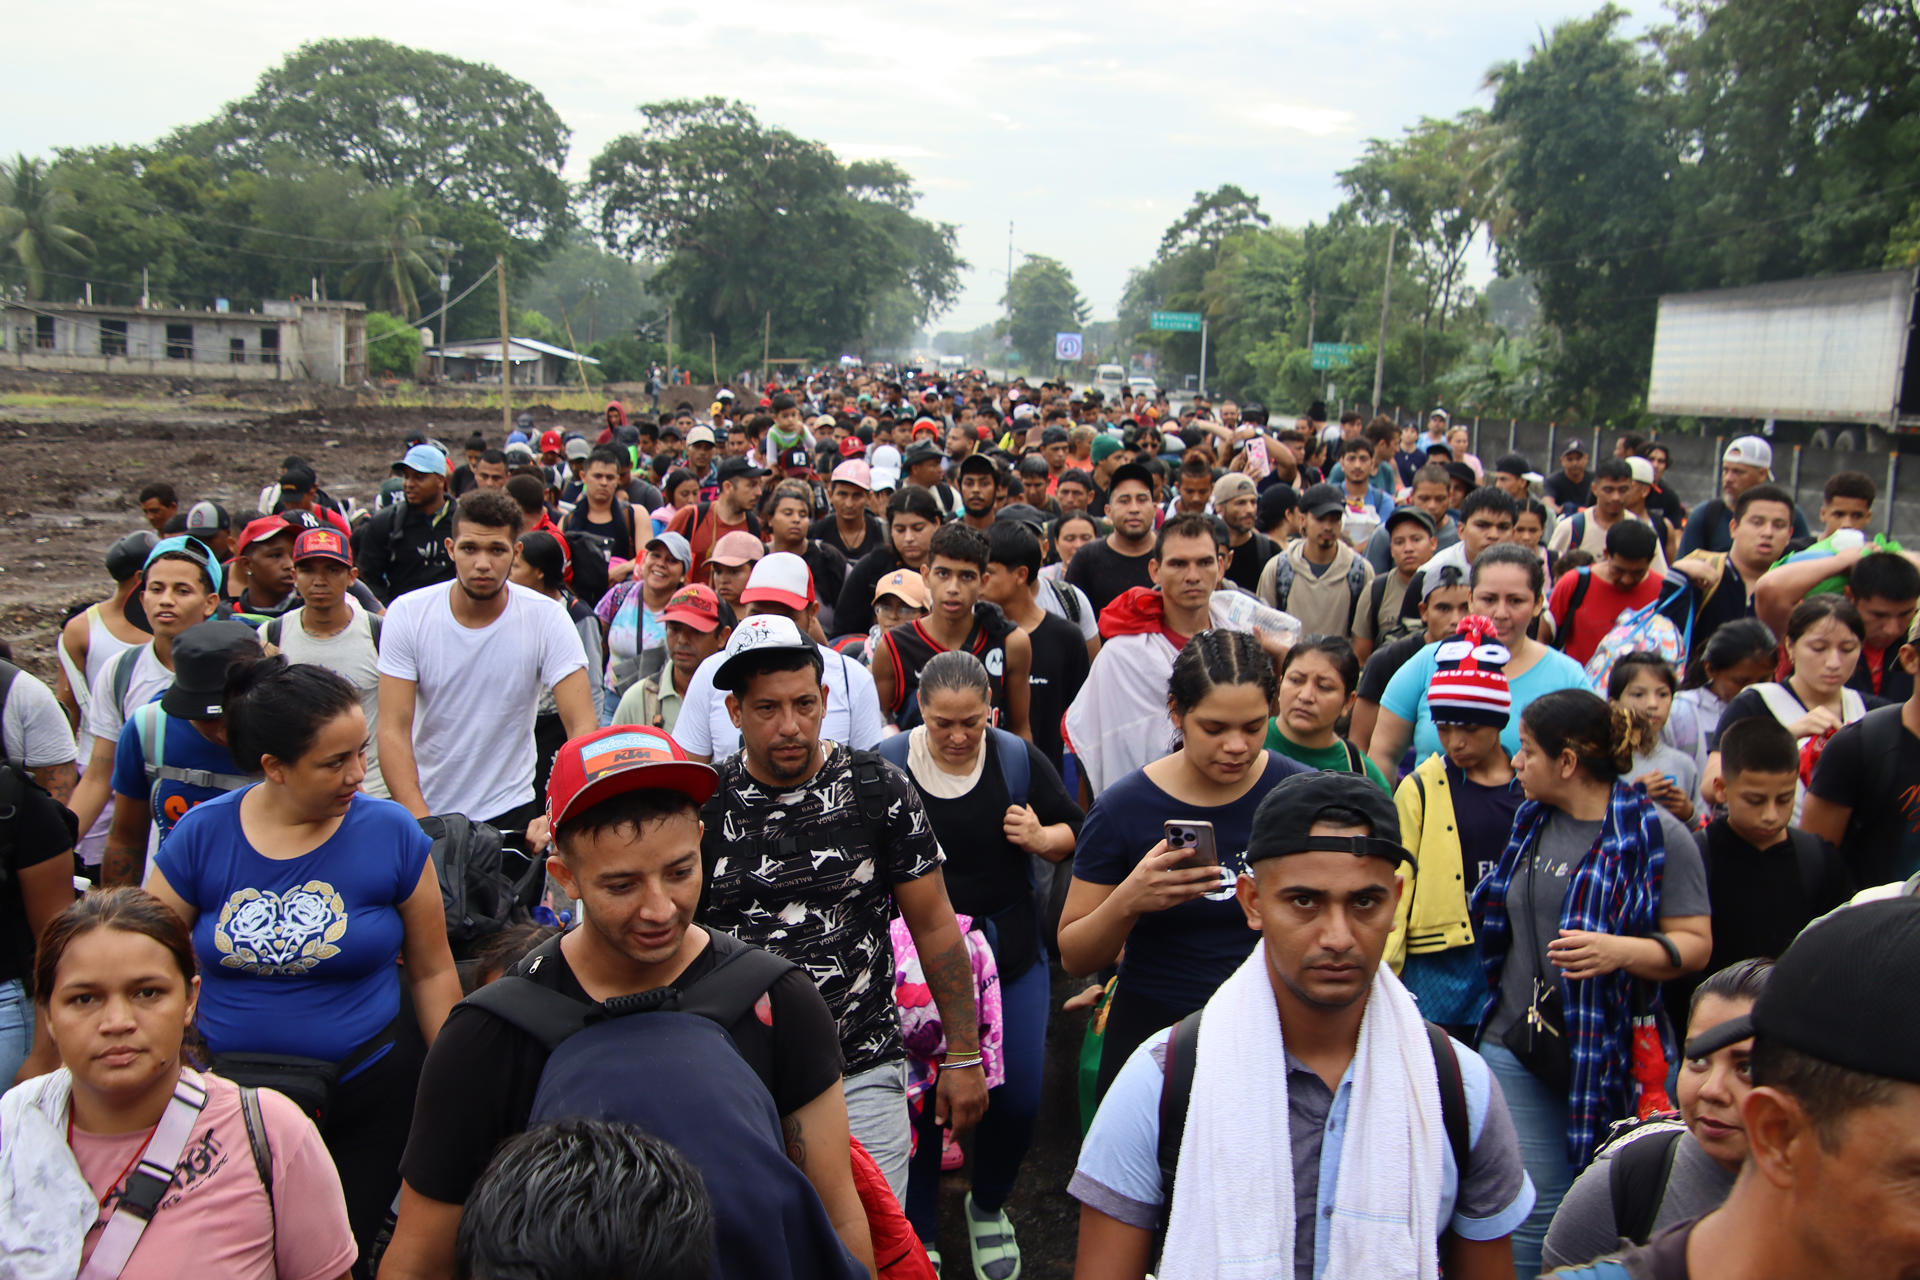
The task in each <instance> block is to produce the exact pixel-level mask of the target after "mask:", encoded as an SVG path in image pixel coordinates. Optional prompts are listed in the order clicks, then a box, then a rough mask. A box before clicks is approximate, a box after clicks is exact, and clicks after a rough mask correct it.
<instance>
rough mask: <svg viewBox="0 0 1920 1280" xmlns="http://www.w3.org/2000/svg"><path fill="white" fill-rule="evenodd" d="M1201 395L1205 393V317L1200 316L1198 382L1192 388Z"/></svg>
mask: <svg viewBox="0 0 1920 1280" xmlns="http://www.w3.org/2000/svg"><path fill="white" fill-rule="evenodd" d="M1194 389H1195V390H1196V391H1198V392H1199V393H1200V394H1201V395H1203V396H1204V395H1206V394H1207V318H1206V317H1205V316H1201V317H1200V384H1199V385H1198V386H1197V387H1195V388H1194Z"/></svg>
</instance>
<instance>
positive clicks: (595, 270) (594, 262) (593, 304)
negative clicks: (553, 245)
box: [513, 230, 666, 351]
mask: <svg viewBox="0 0 1920 1280" xmlns="http://www.w3.org/2000/svg"><path fill="white" fill-rule="evenodd" d="M652 274H653V268H652V266H651V264H647V263H634V262H629V261H628V260H627V259H625V258H622V257H620V256H619V255H617V254H612V253H608V252H607V251H606V250H604V249H602V248H600V247H599V246H598V245H596V244H594V243H593V241H592V239H591V237H589V236H588V235H587V233H586V232H585V231H582V230H575V231H573V232H570V233H569V234H568V237H567V242H566V244H565V245H564V246H563V247H562V248H560V249H559V250H557V251H555V252H554V254H553V255H552V256H551V257H549V258H548V259H547V260H546V261H545V262H543V263H541V264H540V267H539V270H538V271H537V272H535V273H534V274H533V275H532V276H530V277H526V278H523V279H521V280H520V281H519V282H518V283H517V284H516V285H515V286H514V290H513V297H514V301H515V302H516V303H517V304H518V305H520V306H522V307H527V308H529V309H531V310H534V311H538V312H539V313H540V314H541V315H543V316H545V317H546V318H547V319H548V320H550V321H552V322H553V323H554V324H555V325H557V326H560V327H562V328H563V329H564V328H565V327H566V326H569V325H570V326H572V328H573V337H574V340H575V341H576V342H578V343H580V344H582V345H581V347H580V348H579V349H580V350H582V351H584V350H586V349H587V348H588V347H590V346H592V345H593V344H594V343H596V342H598V341H600V339H602V338H604V337H607V336H608V335H610V334H615V333H625V332H628V331H630V330H632V328H633V327H634V325H636V324H639V323H641V322H643V321H648V320H651V319H653V318H654V317H656V316H660V315H664V314H665V313H666V303H665V302H664V301H662V300H661V299H659V298H657V297H655V296H654V295H653V294H652V293H650V292H649V291H648V289H647V281H648V279H649V278H650V277H651V276H652Z"/></svg>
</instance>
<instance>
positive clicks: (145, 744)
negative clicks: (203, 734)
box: [133, 702, 259, 813]
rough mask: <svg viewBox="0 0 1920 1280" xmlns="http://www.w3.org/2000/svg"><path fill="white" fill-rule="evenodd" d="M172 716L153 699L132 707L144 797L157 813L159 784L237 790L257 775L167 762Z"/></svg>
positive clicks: (250, 783) (249, 784) (215, 789)
mask: <svg viewBox="0 0 1920 1280" xmlns="http://www.w3.org/2000/svg"><path fill="white" fill-rule="evenodd" d="M171 718H172V717H170V716H168V715H167V714H166V713H165V712H164V711H162V710H161V709H160V704H159V703H157V702H149V703H147V704H146V705H145V706H142V707H135V708H134V712H133V723H134V726H135V728H136V730H137V731H138V733H139V734H140V755H141V756H142V758H143V760H144V762H145V765H146V773H147V784H148V788H149V789H148V792H147V800H148V803H149V804H150V805H152V806H153V807H154V811H155V812H156V813H157V812H159V804H160V784H161V783H162V782H178V783H180V784H181V785H182V786H188V787H205V788H208V789H210V790H214V791H238V790H240V788H242V787H250V786H252V785H253V784H254V783H255V782H258V781H259V779H258V778H251V777H248V776H247V775H246V774H244V773H216V772H214V771H212V770H210V769H182V768H181V767H180V766H178V765H170V764H168V763H167V721H168V720H169V719H171Z"/></svg>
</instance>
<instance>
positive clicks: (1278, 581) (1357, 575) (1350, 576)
mask: <svg viewBox="0 0 1920 1280" xmlns="http://www.w3.org/2000/svg"><path fill="white" fill-rule="evenodd" d="M1279 560H1280V567H1279V568H1278V569H1275V570H1274V572H1273V607H1274V608H1276V609H1279V610H1281V611H1282V612H1284V611H1285V610H1286V607H1287V597H1288V595H1289V594H1291V593H1292V591H1293V579H1294V574H1295V570H1294V567H1293V560H1292V558H1291V557H1289V556H1288V555H1287V553H1286V552H1284V551H1282V552H1281V553H1280V556H1279ZM1367 572H1368V567H1367V562H1366V559H1365V558H1364V557H1362V556H1355V557H1354V558H1353V563H1352V564H1350V565H1348V566H1347V595H1348V597H1349V598H1350V599H1351V600H1352V604H1351V605H1349V606H1348V609H1347V617H1348V619H1349V620H1351V619H1352V617H1353V615H1354V613H1355V612H1356V611H1358V609H1359V608H1360V601H1361V600H1362V599H1363V598H1365V596H1366V594H1367Z"/></svg>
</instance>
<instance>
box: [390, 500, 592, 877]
mask: <svg viewBox="0 0 1920 1280" xmlns="http://www.w3.org/2000/svg"><path fill="white" fill-rule="evenodd" d="M522 527H523V517H522V515H521V513H520V507H519V504H518V503H516V502H514V500H513V499H511V498H509V497H507V496H506V494H505V493H502V492H500V491H498V490H493V489H476V490H474V491H473V492H471V493H469V494H467V495H466V496H465V497H464V498H462V499H460V502H459V504H458V506H457V507H456V508H455V510H454V514H453V519H452V524H451V529H450V532H451V534H452V536H451V537H449V538H448V539H447V552H448V554H449V555H450V556H451V557H452V559H453V567H454V580H453V581H452V582H451V583H435V584H434V585H432V586H428V587H422V588H420V589H419V590H417V591H409V592H407V593H406V594H405V595H403V596H400V597H399V598H398V599H396V600H395V601H394V602H393V604H392V605H391V606H390V607H389V608H388V610H387V614H386V618H385V620H384V621H385V625H384V627H383V628H382V634H381V639H380V655H379V670H380V768H381V773H382V774H383V775H384V776H385V778H386V783H387V789H388V791H389V793H390V794H391V795H392V797H393V799H394V800H396V801H398V802H399V803H400V804H402V805H405V806H406V808H407V809H408V811H409V812H411V813H412V814H413V815H414V816H415V817H420V818H424V817H426V816H427V815H428V814H430V813H462V814H465V815H466V816H467V817H469V818H471V819H472V820H474V821H475V822H488V823H491V824H493V825H494V826H496V827H499V828H500V829H501V830H502V831H520V830H525V831H526V832H527V837H528V840H529V842H530V843H531V844H532V845H533V846H534V847H535V848H542V847H544V846H545V845H546V842H547V835H548V832H547V822H546V819H545V818H544V817H541V816H540V801H539V799H538V798H537V797H536V796H535V795H534V790H533V777H534V764H535V760H534V756H535V752H534V745H533V721H534V717H535V715H536V714H537V712H538V710H539V702H540V691H541V690H542V689H551V690H552V691H553V701H554V705H555V706H556V707H557V708H558V709H559V711H560V721H561V724H562V725H563V726H564V727H565V729H566V736H567V737H569V738H576V737H578V736H580V735H581V734H583V733H588V732H591V731H592V730H594V729H596V728H598V727H599V721H598V719H597V718H596V717H595V714H594V709H593V694H592V692H591V691H590V690H589V688H588V682H587V655H586V650H585V648H584V647H583V646H582V645H581V643H580V633H579V632H577V631H575V630H574V627H573V620H572V619H571V618H569V617H568V616H567V611H566V610H565V609H564V608H563V607H561V605H560V604H559V603H558V602H557V601H554V600H549V599H548V598H547V597H546V596H543V595H541V594H540V593H539V592H538V591H533V590H530V589H529V588H526V587H522V586H517V585H515V584H514V583H512V582H509V581H508V580H507V574H508V571H509V570H510V569H511V568H512V566H513V559H514V557H515V556H516V555H517V554H518V545H517V544H518V540H519V536H520V532H521V529H522Z"/></svg>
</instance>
